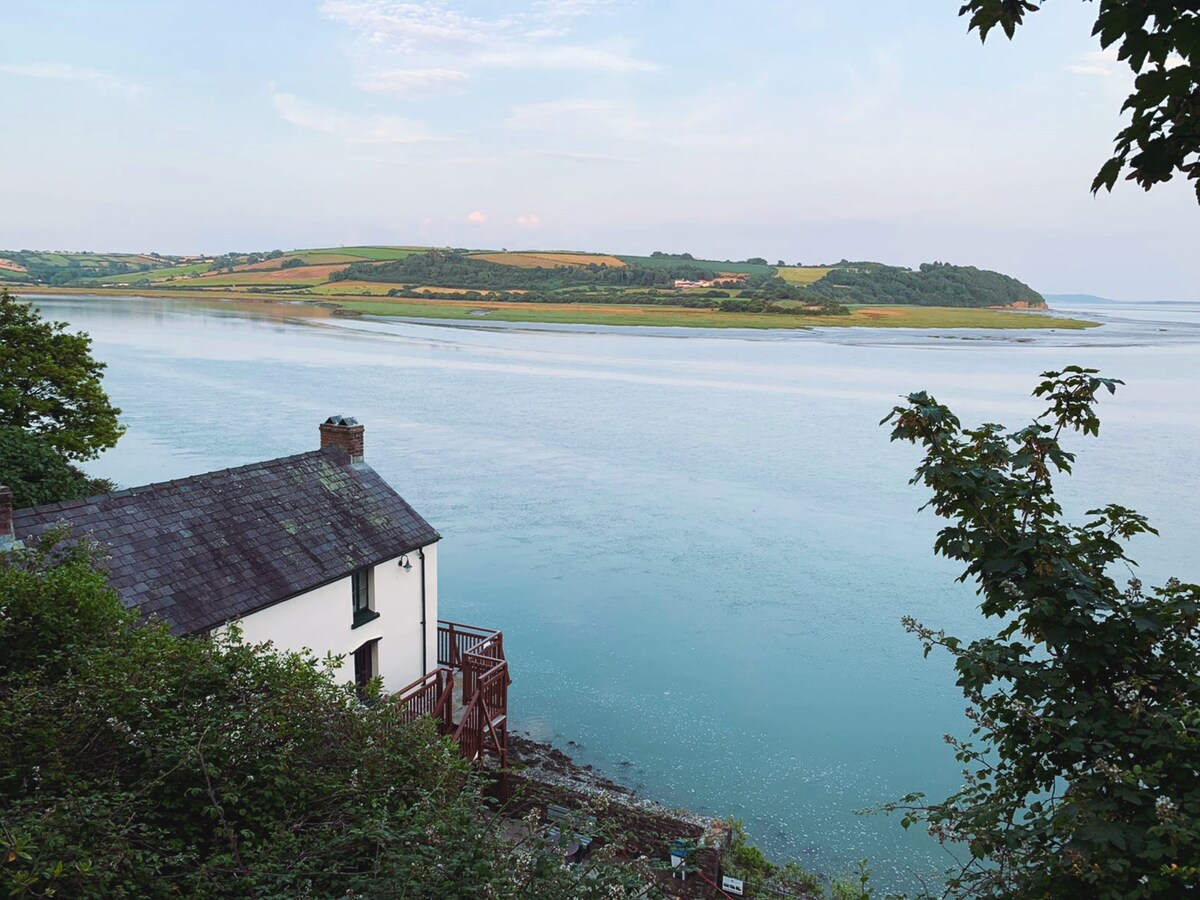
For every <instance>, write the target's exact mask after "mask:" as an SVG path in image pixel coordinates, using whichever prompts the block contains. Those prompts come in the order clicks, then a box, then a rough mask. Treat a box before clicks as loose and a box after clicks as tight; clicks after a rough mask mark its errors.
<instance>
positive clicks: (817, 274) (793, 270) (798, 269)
mask: <svg viewBox="0 0 1200 900" xmlns="http://www.w3.org/2000/svg"><path fill="white" fill-rule="evenodd" d="M830 271H831V270H830V269H827V268H820V267H817V266H776V267H775V273H776V274H777V275H778V276H779V277H780V278H782V279H783V280H784V281H786V282H787V283H788V284H812V283H813V282H814V281H820V280H821V279H822V278H824V277H825V276H826V275H828V274H829V273H830Z"/></svg>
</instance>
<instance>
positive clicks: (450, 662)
mask: <svg viewBox="0 0 1200 900" xmlns="http://www.w3.org/2000/svg"><path fill="white" fill-rule="evenodd" d="M437 648H438V649H437V661H438V666H439V668H437V669H435V670H433V671H432V672H430V673H428V674H427V675H425V676H423V677H422V678H418V679H417V680H416V681H414V682H413V683H412V684H410V685H408V686H407V687H406V688H404V689H403V690H401V691H399V692H398V693H397V694H396V699H397V700H398V701H399V702H400V703H401V704H403V707H404V716H405V718H406V719H408V720H410V721H411V720H414V719H418V718H420V717H421V716H432V717H433V718H434V719H436V720H437V722H438V728H439V730H440V731H441V732H442V733H443V734H452V735H454V739H455V740H456V741H457V742H458V745H459V748H460V750H461V752H462V755H463V757H464V758H466V759H469V760H472V761H477V760H482V758H483V755H484V753H493V754H495V755H497V756H498V757H499V758H500V765H501V767H502V768H503V767H504V766H505V765H506V764H507V762H508V686H509V684H510V683H511V682H512V679H510V678H509V675H508V662H507V661H506V660H505V657H504V635H503V634H502V633H501V632H499V631H492V630H490V629H486V628H476V627H475V626H473V625H462V624H460V623H458V622H445V621H439V622H438V634H437ZM456 671H459V672H462V692H461V700H462V715H461V717H457V721H455V719H456V716H455V713H454V681H455V672H456Z"/></svg>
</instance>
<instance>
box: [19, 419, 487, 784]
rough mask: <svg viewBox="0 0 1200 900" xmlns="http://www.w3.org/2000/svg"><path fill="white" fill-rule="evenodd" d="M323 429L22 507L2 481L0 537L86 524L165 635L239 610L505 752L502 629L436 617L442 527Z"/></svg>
mask: <svg viewBox="0 0 1200 900" xmlns="http://www.w3.org/2000/svg"><path fill="white" fill-rule="evenodd" d="M320 435H321V446H320V449H318V450H313V451H310V452H308V453H300V454H297V455H295V456H285V457H283V458H281V459H272V460H267V461H265V462H258V463H253V464H251V465H248V466H241V467H239V468H235V469H222V470H220V471H217V472H208V473H206V474H203V475H194V476H192V477H190V478H180V479H177V480H175V481H167V482H163V483H160V484H149V485H144V486H142V487H135V488H129V489H126V490H121V491H116V492H114V493H111V494H102V495H100V496H96V497H89V498H87V499H86V500H74V501H66V502H63V503H54V504H49V505H46V506H39V507H34V508H32V509H21V510H16V511H13V510H12V509H11V503H12V494H11V492H9V491H8V490H7V489H6V488H0V507H2V506H7V509H0V538H7V540H8V541H9V542H11V541H12V539H13V538H14V537H15V538H16V539H18V540H23V541H24V542H25V543H26V544H28V543H29V542H30V541H32V540H36V539H37V538H38V537H39V536H40V535H41V534H43V533H44V532H45V531H47V529H50V528H53V527H55V526H59V525H66V526H68V527H69V528H70V534H71V535H73V536H75V537H79V536H82V535H85V534H86V535H89V536H91V537H92V538H93V539H94V540H96V541H97V542H99V543H100V544H101V545H102V546H103V547H104V549H105V551H106V553H107V556H108V559H107V560H106V562H105V564H106V565H107V566H108V568H109V581H110V583H111V584H112V586H113V587H114V588H115V589H116V591H117V593H118V594H119V595H120V597H121V600H122V601H123V602H124V603H125V605H126V606H128V607H131V608H137V609H138V610H139V611H141V612H142V613H143V615H145V616H146V617H147V618H157V619H159V620H161V621H163V622H165V623H166V624H167V625H168V626H169V627H170V629H171V631H172V632H174V633H176V634H179V635H204V634H210V633H212V632H214V631H216V630H219V629H223V628H227V627H229V625H230V624H231V623H233V622H235V621H236V622H238V623H239V624H240V626H241V629H242V632H243V635H244V636H245V640H247V641H248V642H251V643H259V642H265V641H271V642H273V643H274V645H275V646H276V647H279V648H282V649H285V650H302V649H306V648H307V649H310V650H313V651H315V652H316V653H317V654H318V655H320V656H324V655H325V654H326V653H332V654H334V655H337V656H342V657H344V662H343V664H342V669H341V672H340V675H341V676H342V677H343V678H344V679H345V680H351V679H352V680H353V681H355V682H356V683H357V684H359V685H360V686H361V685H365V684H366V682H367V681H368V680H370V679H371V678H372V677H375V676H379V677H381V678H382V680H383V685H384V688H385V690H389V691H393V692H395V693H394V697H395V699H396V700H397V701H398V702H401V703H403V704H404V706H405V709H406V710H407V711H409V712H410V713H411V715H412V716H413V717H415V716H418V715H432V716H434V717H435V718H436V719H437V720H438V722H439V725H440V727H441V728H442V730H443V731H444V732H445V733H447V734H452V735H454V736H455V738H456V739H458V740H459V742H460V745H461V746H462V747H463V753H464V755H466V756H467V757H468V758H470V759H479V758H481V757H482V754H483V753H484V752H494V753H496V754H498V755H499V756H500V758H501V761H502V762H503V760H504V759H505V757H506V746H507V696H508V692H507V689H508V684H509V678H508V667H507V663H505V661H504V649H503V636H502V635H501V634H500V633H499V632H495V631H490V630H487V629H480V628H473V627H469V626H463V625H457V624H455V623H451V622H439V621H438V578H437V542H438V541H439V540H440V536H439V535H438V533H437V532H436V531H434V529H433V527H432V526H431V525H430V524H429V523H428V522H426V521H425V520H424V519H423V518H422V517H421V516H420V515H419V514H418V513H417V512H416V511H415V510H414V509H413V508H412V507H411V506H409V505H408V503H406V502H405V500H404V498H402V497H401V496H400V495H399V494H397V493H396V491H394V490H393V489H392V488H391V487H390V486H389V485H388V484H387V483H386V482H385V481H384V480H383V479H382V478H381V477H380V476H379V474H378V473H376V472H375V470H374V469H372V468H371V467H370V466H369V465H367V464H366V463H365V462H364V460H363V426H361V425H359V424H358V423H357V422H356V421H355V420H354V419H348V418H344V417H342V416H331V417H330V418H329V419H327V420H326V421H325V422H324V423H322V424H321V426H320ZM10 514H11V516H12V518H11V525H10V524H9V520H8V518H7V516H8V515H10ZM6 526H7V527H6ZM458 679H461V690H460V691H458V692H456V691H455V683H456V680H458Z"/></svg>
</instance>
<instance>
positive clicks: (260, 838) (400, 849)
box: [0, 543, 646, 900]
mask: <svg viewBox="0 0 1200 900" xmlns="http://www.w3.org/2000/svg"><path fill="white" fill-rule="evenodd" d="M0 734H3V739H2V740H0V892H2V893H4V894H5V895H6V896H49V895H51V894H55V895H57V896H63V897H98V898H99V897H103V898H121V897H129V898H155V897H180V896H184V897H234V896H237V897H347V896H367V897H412V898H426V897H432V898H438V897H476V896H479V897H494V898H524V897H539V898H542V897H544V898H551V900H553V898H561V900H574V898H592V897H606V898H607V897H633V896H645V894H644V891H645V888H646V882H645V879H644V878H643V877H642V875H641V874H639V873H638V872H636V871H634V870H633V869H631V868H629V866H616V865H605V864H604V863H605V859H606V857H605V851H604V850H603V849H600V850H598V851H593V855H592V857H591V858H590V861H589V862H588V863H586V864H583V865H579V866H572V867H567V866H565V865H563V864H562V857H561V855H559V854H556V853H554V852H552V850H551V848H549V847H548V845H547V841H546V840H545V839H544V838H542V837H541V832H540V830H539V829H538V828H537V827H532V828H531V829H530V830H529V834H528V837H527V838H526V839H525V840H524V841H523V842H515V841H514V840H512V839H510V838H509V837H506V836H505V835H504V834H502V833H501V823H502V822H503V821H504V820H501V819H499V818H498V817H497V815H496V813H495V811H494V810H493V809H491V808H489V807H488V806H487V805H485V804H484V802H483V800H482V799H481V795H480V786H479V784H478V783H477V781H476V780H475V778H474V777H473V776H472V774H471V773H470V771H469V769H468V767H467V766H466V764H465V763H464V762H463V761H462V760H461V758H460V757H459V754H458V750H457V747H455V746H454V744H453V743H452V742H450V741H449V740H447V739H443V738H439V737H437V735H436V734H435V732H434V729H433V728H432V726H431V724H430V723H427V722H426V723H420V722H419V723H406V722H405V721H404V717H403V716H402V714H401V712H400V710H399V708H398V706H397V705H396V704H390V703H387V702H385V701H382V700H380V701H379V702H376V703H374V704H372V705H364V704H363V703H362V702H360V700H359V699H358V696H357V695H356V693H355V690H354V688H353V686H352V685H337V684H335V683H334V682H333V681H332V680H331V678H330V676H329V674H328V672H327V671H326V669H325V667H324V665H323V663H321V662H320V661H318V660H316V659H313V658H311V657H309V656H302V655H297V654H279V653H275V652H272V651H271V649H270V647H252V646H248V645H246V644H243V643H241V642H240V641H239V640H238V639H237V636H236V635H233V636H230V637H228V638H224V639H215V640H201V639H192V638H177V637H173V636H171V635H169V634H168V633H167V632H166V631H165V630H164V629H162V628H160V627H157V626H153V625H148V626H147V625H142V626H139V625H138V624H137V622H136V617H135V615H134V614H133V613H131V612H129V611H127V610H125V609H123V608H122V606H121V604H120V603H119V601H118V600H117V598H116V596H115V595H114V594H113V593H112V591H111V590H110V589H109V588H108V586H107V583H106V580H105V577H104V575H103V573H102V572H100V571H98V570H97V569H96V568H95V566H94V564H93V560H92V557H91V554H90V552H89V550H88V548H87V547H86V546H84V545H79V544H76V545H73V546H71V545H66V544H60V545H57V546H54V545H53V544H52V543H47V544H46V545H45V546H42V547H40V548H37V549H35V550H33V551H25V552H15V553H8V554H0ZM517 833H518V834H519V831H518V832H517ZM610 846H613V845H610Z"/></svg>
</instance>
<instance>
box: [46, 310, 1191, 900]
mask: <svg viewBox="0 0 1200 900" xmlns="http://www.w3.org/2000/svg"><path fill="white" fill-rule="evenodd" d="M37 302H38V303H39V305H41V306H42V307H43V308H44V309H45V311H46V312H47V313H49V314H51V315H52V316H54V317H56V318H60V319H65V320H67V321H69V322H70V323H72V324H73V325H75V326H78V327H80V328H83V329H86V330H87V331H89V332H90V333H91V334H92V336H93V337H94V339H95V349H96V351H97V353H98V355H99V356H100V357H101V358H102V359H104V360H105V361H107V362H108V364H109V370H108V376H107V386H108V389H109V392H110V393H111V394H112V395H113V397H114V398H115V400H116V402H117V403H118V404H119V405H120V406H121V407H123V408H124V411H125V412H124V419H125V421H126V423H127V424H128V426H129V433H128V434H127V435H126V436H125V438H124V439H123V440H122V442H121V444H120V446H119V447H118V448H117V449H116V450H114V451H112V452H111V453H109V454H108V455H107V456H105V457H104V458H103V459H101V460H100V461H98V462H97V463H96V464H95V465H94V466H93V467H92V468H93V470H94V472H95V473H96V474H101V475H105V476H108V477H112V478H115V479H116V480H117V481H119V482H120V483H122V484H126V485H129V484H141V483H145V482H148V481H155V480H162V479H166V478H173V477H177V476H181V475H186V474H191V473H195V472H201V471H205V470H209V469H214V468H219V467H223V466H229V465H238V464H242V463H246V462H250V461H254V460H258V459H264V458H269V457H274V456H280V455H284V454H290V453H295V452H299V451H302V450H306V449H309V448H311V447H313V446H315V445H316V440H317V431H316V426H317V423H318V422H319V421H320V420H322V419H323V418H324V417H325V416H327V415H329V414H331V413H343V414H347V415H354V416H357V417H358V418H359V420H360V421H362V422H363V423H364V424H365V425H366V446H367V459H368V460H369V461H370V462H371V463H372V464H373V465H374V466H375V468H377V469H378V470H379V471H380V472H381V473H382V474H383V475H384V476H385V477H386V478H387V479H388V480H389V481H390V482H391V483H392V484H393V485H395V486H396V487H397V488H398V489H399V490H400V492H401V493H402V494H404V496H405V497H406V498H407V499H409V500H410V501H411V502H412V503H413V504H414V505H415V506H416V507H417V508H418V509H419V510H420V511H421V512H422V513H423V514H424V515H425V516H426V517H427V518H428V519H430V520H431V521H432V522H433V523H434V525H435V526H436V527H437V528H438V529H439V530H440V531H441V533H442V534H443V535H444V541H443V543H442V545H441V551H440V552H441V571H440V577H441V612H442V615H443V617H446V618H453V619H456V620H459V621H464V622H469V623H477V624H480V625H487V626H493V627H496V628H502V629H503V630H504V632H505V634H506V641H505V644H506V647H507V648H508V651H509V655H510V658H511V660H512V667H513V672H514V677H515V679H516V681H515V684H514V686H513V693H512V704H513V710H514V720H515V724H516V725H517V726H518V727H519V728H520V729H522V730H525V731H528V732H530V733H532V734H533V735H534V736H536V737H539V738H542V739H546V740H552V741H554V742H555V743H556V744H558V745H560V746H562V747H564V748H565V749H567V750H569V751H571V752H573V753H574V755H576V757H577V758H580V759H581V760H582V761H584V762H589V763H593V764H595V765H596V766H597V767H598V768H599V769H601V770H603V771H604V772H606V773H607V774H610V775H613V776H614V777H616V778H618V779H619V780H621V781H624V782H626V783H628V784H630V785H636V786H638V787H639V788H640V789H641V790H643V791H644V793H646V794H647V795H649V796H652V797H654V798H656V799H658V800H661V801H663V802H665V803H667V804H669V805H675V806H687V807H690V808H692V809H696V810H699V811H702V812H710V813H719V814H722V815H736V816H739V817H741V818H744V819H745V820H746V823H747V826H748V827H749V829H750V831H751V833H752V835H753V836H754V837H755V838H756V839H757V840H758V841H760V842H761V843H762V844H763V845H765V846H766V847H768V848H769V849H770V850H771V851H773V852H774V853H776V854H779V855H783V856H788V857H791V858H796V859H799V860H801V861H803V862H804V863H806V864H808V865H810V866H813V867H815V868H818V869H820V870H822V871H826V872H829V871H838V870H842V869H845V868H848V867H849V866H850V865H851V864H853V863H854V862H855V861H856V860H858V859H859V858H861V857H865V856H866V857H870V858H871V860H872V865H873V868H874V870H875V872H876V873H877V876H878V877H879V879H880V881H881V882H882V883H883V884H884V885H898V884H902V883H905V882H906V881H907V879H908V878H909V877H910V875H911V872H913V871H923V870H927V869H929V868H930V867H937V868H940V867H941V864H942V862H943V861H944V858H943V857H941V856H939V855H938V854H939V853H940V852H941V851H938V850H937V849H936V848H935V847H934V846H932V844H931V842H930V841H929V840H928V838H926V837H925V836H923V835H919V834H905V833H904V832H902V830H901V829H900V827H899V825H898V823H897V822H896V821H894V820H888V819H885V818H882V817H867V818H863V817H859V816H855V815H854V814H853V810H855V809H858V808H862V807H866V806H871V805H873V804H876V803H879V802H881V801H885V800H888V799H892V798H895V797H897V796H899V795H901V794H903V793H906V792H908V791H910V790H917V789H921V790H926V791H928V792H930V793H931V794H933V795H938V794H944V793H946V792H948V791H950V790H952V789H954V788H955V787H956V786H957V784H958V783H959V778H958V775H957V767H956V765H955V763H954V762H953V759H952V757H951V755H950V753H949V749H948V748H947V747H946V746H945V745H944V744H943V742H942V735H943V734H944V733H945V732H947V731H955V732H958V733H962V732H964V731H965V728H964V724H963V718H962V707H963V701H962V699H961V697H960V695H959V694H958V692H957V691H956V689H955V688H954V686H953V678H952V675H951V671H950V667H949V665H948V663H947V661H946V660H944V659H941V658H938V657H937V656H936V655H935V656H934V657H932V658H931V659H929V660H923V659H922V657H921V652H920V648H919V646H918V645H917V644H916V643H915V641H913V640H912V639H911V638H910V637H909V636H908V635H906V634H905V633H904V632H903V630H902V629H901V627H900V624H899V620H900V617H901V616H902V615H904V614H913V615H916V616H917V617H918V618H920V619H922V620H923V621H925V622H926V623H929V624H931V625H935V626H937V627H942V628H946V629H947V630H948V631H950V632H952V633H956V634H959V635H962V636H970V635H973V634H976V633H978V632H979V629H980V627H981V625H980V622H979V620H978V617H977V614H976V612H975V609H974V599H973V594H972V591H971V590H970V588H969V587H965V586H962V585H956V584H955V583H954V577H955V575H956V574H957V571H956V570H955V569H954V568H953V567H952V566H949V565H947V564H946V563H945V562H944V561H940V560H937V559H935V558H934V557H933V555H932V553H931V552H930V547H931V544H932V541H933V536H934V532H935V530H936V527H937V526H936V521H935V520H934V519H933V518H932V516H930V515H928V514H918V513H917V511H916V510H917V507H918V506H919V505H920V504H921V503H922V502H923V501H924V495H923V494H922V492H921V491H920V490H919V489H917V488H913V487H909V486H908V485H907V480H908V477H909V475H910V474H911V470H912V467H913V465H914V464H915V462H916V454H915V451H914V450H913V449H912V448H910V447H906V446H900V445H890V444H889V442H888V439H887V432H886V430H885V429H883V428H880V427H879V426H878V424H877V423H878V422H879V420H880V418H882V417H883V416H884V415H885V414H886V413H887V411H888V410H889V409H890V407H891V406H892V405H893V403H894V402H896V400H897V398H898V396H899V395H900V394H901V393H903V392H907V391H910V390H917V389H926V388H927V389H930V390H932V391H933V392H934V393H935V394H936V395H937V396H938V398H939V399H941V400H943V401H946V402H949V403H950V404H951V405H952V406H953V407H954V408H955V409H956V411H957V412H959V414H960V416H962V418H963V419H964V420H967V421H979V420H984V419H986V420H990V421H1003V422H1006V423H1010V424H1015V423H1017V422H1018V421H1019V420H1020V419H1021V418H1022V417H1023V416H1026V415H1028V414H1030V413H1032V412H1035V411H1036V410H1037V407H1036V405H1034V404H1033V403H1032V401H1031V400H1030V399H1029V397H1028V395H1029V391H1030V389H1031V388H1032V387H1033V385H1034V383H1035V381H1036V376H1037V374H1038V373H1039V372H1041V371H1043V370H1045V369H1047V368H1052V367H1061V366H1064V365H1067V364H1070V363H1080V364H1086V365H1091V366H1095V367H1098V368H1100V369H1102V370H1103V372H1104V373H1105V374H1110V375H1114V376H1117V377H1121V378H1124V379H1125V380H1126V381H1127V382H1128V385H1127V387H1125V388H1124V389H1123V390H1121V391H1120V392H1119V393H1118V395H1117V397H1116V398H1115V399H1112V400H1105V401H1104V403H1103V406H1102V416H1103V421H1104V426H1103V428H1102V430H1101V439H1100V440H1099V441H1098V442H1097V441H1090V442H1087V443H1080V447H1079V448H1080V451H1081V453H1080V461H1079V464H1078V466H1077V469H1076V472H1077V474H1076V478H1075V479H1074V481H1073V483H1071V484H1070V485H1069V486H1068V487H1065V488H1064V496H1065V497H1066V498H1067V500H1068V504H1067V505H1068V507H1069V508H1071V509H1073V510H1076V511H1080V510H1083V509H1086V508H1088V506H1089V505H1092V504H1094V505H1099V504H1100V503H1103V502H1110V501H1114V502H1120V503H1123V504H1126V505H1128V506H1132V507H1134V508H1136V509H1138V510H1140V511H1142V512H1144V513H1146V514H1148V515H1149V516H1150V517H1151V519H1152V521H1153V522H1154V523H1155V524H1156V525H1158V526H1159V527H1160V528H1161V529H1162V531H1163V537H1162V538H1160V539H1158V540H1147V541H1144V542H1142V543H1141V544H1140V545H1138V547H1137V553H1136V555H1137V556H1138V557H1139V559H1140V560H1141V561H1142V563H1143V574H1144V575H1145V576H1146V577H1147V578H1148V579H1149V580H1151V581H1153V580H1155V579H1161V578H1163V577H1165V576H1166V575H1168V574H1177V575H1179V576H1181V577H1185V578H1188V579H1190V580H1200V559H1198V551H1197V549H1196V548H1197V547H1200V533H1198V526H1197V521H1196V516H1195V513H1194V511H1195V509H1196V508H1197V506H1198V501H1200V475H1198V467H1197V465H1196V464H1197V461H1198V455H1200V454H1198V451H1197V448H1198V447H1200V399H1198V398H1200V305H1181V304H1173V305H1170V306H1162V305H1153V304H1109V305H1103V306H1100V305H1096V306H1088V307H1086V312H1087V313H1089V314H1093V315H1095V316H1096V317H1099V318H1102V319H1103V320H1104V321H1105V322H1106V323H1107V324H1105V326H1104V327H1103V328H1100V329H1095V330H1093V331H1091V332H1086V333H1073V332H1043V333H1040V334H1037V335H1031V334H1028V333H1016V332H1010V333H993V334H990V335H989V334H987V333H982V332H975V333H972V332H945V333H940V334H932V333H929V332H910V331H870V330H840V331H828V332H824V333H809V334H801V333H779V332H777V333H772V334H767V335H764V334H738V333H732V332H730V333H723V334H717V333H713V332H703V331H702V332H684V331H679V330H661V331H651V332H641V333H636V334H634V333H630V332H628V331H624V332H622V331H620V330H616V329H592V330H583V331H571V330H566V329H554V328H549V329H541V330H536V331H535V330H530V329H524V328H501V329H494V328H479V327H471V328H464V327H449V326H445V325H436V324H427V323H426V324H422V323H394V322H392V323H382V322H380V323H375V322H367V321H340V320H326V319H322V320H311V319H300V318H295V319H281V318H270V317H268V316H266V315H264V314H263V313H262V312H247V311H245V310H239V309H235V308H231V307H217V306H207V307H202V306H198V305H188V304H184V303H182V302H174V303H168V302H162V301H155V300H141V299H132V298H131V299H123V298H122V299H112V298H79V297H73V298H59V299H52V298H42V299H39V300H38V301H37ZM1084 309H1085V308H1084V307H1080V310H1081V311H1082V310H1084ZM569 741H572V742H574V744H573V745H568V742H569Z"/></svg>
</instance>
